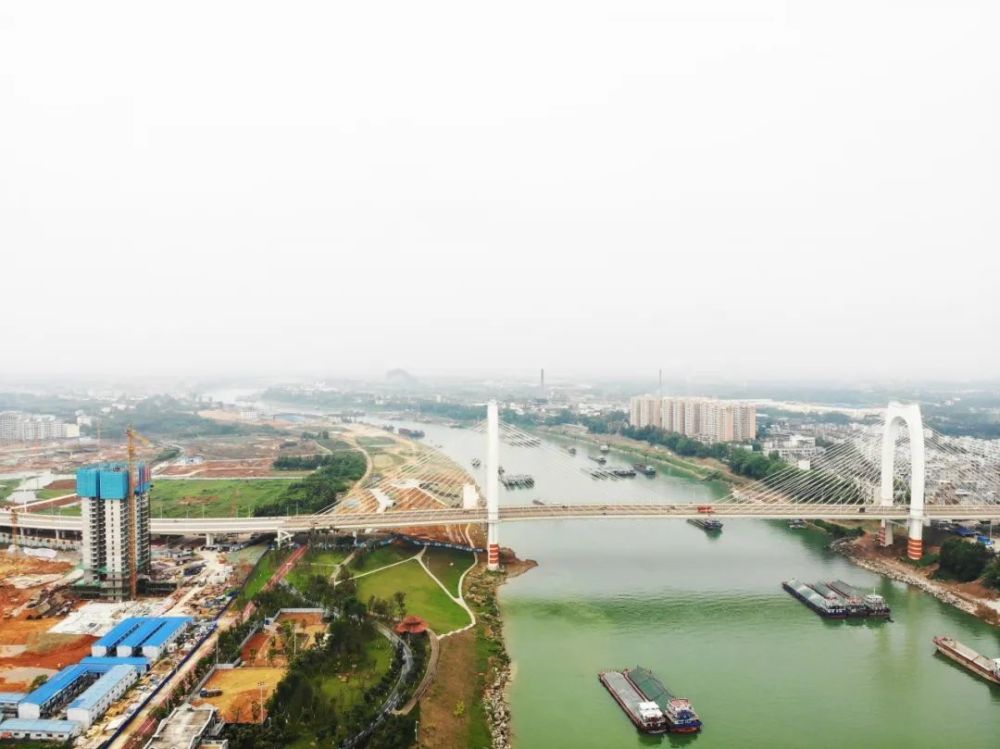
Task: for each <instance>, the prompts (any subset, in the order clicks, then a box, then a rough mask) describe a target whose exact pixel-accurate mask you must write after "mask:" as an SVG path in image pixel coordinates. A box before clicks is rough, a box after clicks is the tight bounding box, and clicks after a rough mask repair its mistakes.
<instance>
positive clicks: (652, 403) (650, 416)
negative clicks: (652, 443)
mask: <svg viewBox="0 0 1000 749" xmlns="http://www.w3.org/2000/svg"><path fill="white" fill-rule="evenodd" d="M660 405H661V404H660V399H659V398H655V397H653V396H651V395H641V396H639V397H637V398H632V399H631V400H630V401H629V423H630V424H632V425H633V426H636V427H638V428H640V429H642V428H645V427H656V428H657V429H662V428H663V421H662V417H661V407H660Z"/></svg>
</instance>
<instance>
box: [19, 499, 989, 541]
mask: <svg viewBox="0 0 1000 749" xmlns="http://www.w3.org/2000/svg"><path fill="white" fill-rule="evenodd" d="M712 507H713V510H714V511H713V513H712V514H713V516H714V517H718V518H773V519H792V518H805V519H826V518H841V519H855V520H866V519H867V520H880V519H883V518H886V519H891V520H903V519H905V518H907V517H908V514H909V509H908V508H907V507H905V506H890V507H881V506H878V505H823V504H749V503H735V502H724V503H718V504H714V505H712ZM925 515H926V516H927V517H930V518H942V519H951V518H961V519H974V520H987V519H994V520H1000V504H988V505H947V506H933V505H932V506H928V507H926V508H925ZM697 517H705V513H700V512H698V505H695V504H611V505H596V504H556V503H552V504H545V505H508V506H505V507H501V508H500V520H501V521H506V522H526V521H531V520H560V519H564V520H571V519H616V518H622V519H627V518H678V519H687V518H697ZM485 522H486V510H485V509H476V510H463V509H460V508H454V509H449V508H446V509H433V510H406V511H395V512H394V511H389V512H384V513H329V514H320V515H292V516H284V517H259V518H257V517H255V518H153V519H152V521H151V523H150V525H151V530H152V532H153V533H154V534H157V535H196V534H203V533H269V532H270V533H273V532H275V531H276V530H279V529H280V530H284V531H288V532H291V533H294V532H297V531H307V530H310V529H328V528H341V529H344V530H357V529H366V528H373V529H381V528H399V527H405V526H410V527H417V526H429V525H466V524H469V523H485ZM80 523H81V521H80V518H78V517H67V516H60V515H43V514H40V513H18V516H17V524H18V528H19V529H29V528H30V529H33V530H42V531H65V532H77V533H78V532H79V531H80ZM9 526H10V513H9V512H5V511H3V512H0V528H9Z"/></svg>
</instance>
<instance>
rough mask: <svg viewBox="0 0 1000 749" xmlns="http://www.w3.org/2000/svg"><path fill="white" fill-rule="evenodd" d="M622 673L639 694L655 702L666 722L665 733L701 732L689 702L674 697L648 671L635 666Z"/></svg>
mask: <svg viewBox="0 0 1000 749" xmlns="http://www.w3.org/2000/svg"><path fill="white" fill-rule="evenodd" d="M622 673H624V674H625V678H626V679H628V680H629V682H630V683H631V684H632V686H634V687H635V688H636V689H637V690H638V692H639V694H641V695H642V696H643V697H645V698H646V699H647V700H650V701H651V702H655V703H656V704H657V706H658V707H659V708H660V711H661V712H662V713H663V717H664V718H666V721H667V731H669V732H670V733H698V731H700V730H701V725H702V724H701V718H699V717H698V713H696V712H695V710H694V708H693V707H691V701H690V700H688V699H685V698H684V697H675V696H674V695H673V694H671V692H670V690H669V689H667V688H666V687H665V686H664V685H663V682H662V681H660V680H659V679H657V678H656V677H655V676H654V675H653V672H652V671H650V670H649V669H646V668H642V667H640V666H636V667H635V668H626V669H625V670H624V671H623V672H622Z"/></svg>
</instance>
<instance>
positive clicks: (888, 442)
mask: <svg viewBox="0 0 1000 749" xmlns="http://www.w3.org/2000/svg"><path fill="white" fill-rule="evenodd" d="M901 424H905V425H906V428H907V431H908V433H909V437H910V517H909V521H908V524H909V534H908V537H907V541H906V556H908V557H909V558H910V559H920V558H921V557H922V556H923V554H924V540H923V533H924V481H925V476H924V467H925V461H924V423H923V420H922V419H921V417H920V406H919V405H918V404H916V403H911V404H909V405H903V404H902V403H896V402H892V403H890V404H889V408H888V409H887V410H886V412H885V428H884V430H883V432H882V481H881V486H880V488H879V489H880V490H879V504H881V505H882V506H883V507H886V506H889V505H891V504H892V500H893V495H894V493H895V492H894V489H895V482H894V481H893V473H894V469H895V458H896V434H897V432H898V430H899V427H900V425H901ZM879 542H880V543H881V544H882V546H891V545H892V526H891V525H889V522H888V521H887V520H883V521H882V527H881V528H880V529H879Z"/></svg>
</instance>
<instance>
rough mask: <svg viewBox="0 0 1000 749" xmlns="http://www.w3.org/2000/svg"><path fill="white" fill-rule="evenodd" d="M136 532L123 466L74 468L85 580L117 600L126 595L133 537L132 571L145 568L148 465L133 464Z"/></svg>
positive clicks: (146, 563)
mask: <svg viewBox="0 0 1000 749" xmlns="http://www.w3.org/2000/svg"><path fill="white" fill-rule="evenodd" d="M136 477H137V482H136V486H135V511H136V517H135V520H136V522H135V533H133V524H132V520H131V516H130V511H129V496H130V493H131V489H132V487H131V486H130V479H129V474H128V466H127V465H126V464H124V463H105V464H102V465H99V466H91V467H88V468H81V469H80V470H79V471H77V474H76V494H77V496H78V497H79V498H80V511H81V515H82V522H83V543H82V550H81V556H82V562H83V570H84V581H85V582H86V583H88V584H92V585H98V586H100V587H101V588H102V589H103V590H104V592H105V595H106V596H108V597H110V598H114V599H116V600H124V599H127V598H129V596H130V594H131V581H132V543H133V538H134V543H135V545H136V562H137V566H136V574H145V573H148V572H149V562H150V552H149V489H150V486H151V484H150V477H151V474H150V469H149V467H148V466H147V465H146V464H145V463H139V464H138V465H137V466H136Z"/></svg>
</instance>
